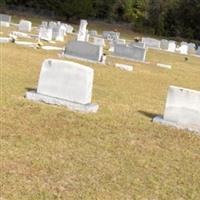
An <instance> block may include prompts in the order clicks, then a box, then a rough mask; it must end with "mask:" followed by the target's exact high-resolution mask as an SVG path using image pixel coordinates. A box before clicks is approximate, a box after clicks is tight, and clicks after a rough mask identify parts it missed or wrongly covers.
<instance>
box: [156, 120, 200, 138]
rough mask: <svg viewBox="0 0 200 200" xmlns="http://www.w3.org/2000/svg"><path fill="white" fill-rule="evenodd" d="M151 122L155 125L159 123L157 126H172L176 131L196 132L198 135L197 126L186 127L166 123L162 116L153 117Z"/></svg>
mask: <svg viewBox="0 0 200 200" xmlns="http://www.w3.org/2000/svg"><path fill="white" fill-rule="evenodd" d="M153 122H156V123H159V124H162V125H165V126H172V127H175V128H177V129H183V130H188V131H191V132H196V133H199V134H200V127H197V126H193V127H192V126H191V127H188V125H184V124H179V123H175V122H171V121H167V120H165V119H164V118H163V117H162V116H157V117H155V118H154V119H153Z"/></svg>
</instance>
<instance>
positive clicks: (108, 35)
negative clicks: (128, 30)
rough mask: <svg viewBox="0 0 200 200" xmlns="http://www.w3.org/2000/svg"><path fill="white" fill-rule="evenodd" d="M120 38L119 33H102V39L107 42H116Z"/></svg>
mask: <svg viewBox="0 0 200 200" xmlns="http://www.w3.org/2000/svg"><path fill="white" fill-rule="evenodd" d="M119 37H120V33H119V32H114V31H104V32H103V38H105V39H107V40H118V39H119Z"/></svg>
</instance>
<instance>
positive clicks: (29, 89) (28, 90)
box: [25, 87, 37, 92]
mask: <svg viewBox="0 0 200 200" xmlns="http://www.w3.org/2000/svg"><path fill="white" fill-rule="evenodd" d="M25 89H26V91H27V92H31V91H37V89H36V88H29V87H28V88H25Z"/></svg>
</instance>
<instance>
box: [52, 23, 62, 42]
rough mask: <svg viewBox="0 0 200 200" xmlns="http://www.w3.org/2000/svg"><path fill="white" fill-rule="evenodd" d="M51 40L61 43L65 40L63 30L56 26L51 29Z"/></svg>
mask: <svg viewBox="0 0 200 200" xmlns="http://www.w3.org/2000/svg"><path fill="white" fill-rule="evenodd" d="M52 38H53V40H56V41H60V42H63V41H64V38H65V30H63V29H62V27H59V26H56V27H54V28H53V29H52Z"/></svg>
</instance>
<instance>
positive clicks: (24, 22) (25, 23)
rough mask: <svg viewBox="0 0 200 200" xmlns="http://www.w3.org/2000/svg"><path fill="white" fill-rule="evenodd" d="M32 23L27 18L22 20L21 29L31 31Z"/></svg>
mask: <svg viewBox="0 0 200 200" xmlns="http://www.w3.org/2000/svg"><path fill="white" fill-rule="evenodd" d="M31 29H32V23H31V22H30V21H27V20H20V22H19V31H22V32H31Z"/></svg>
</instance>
